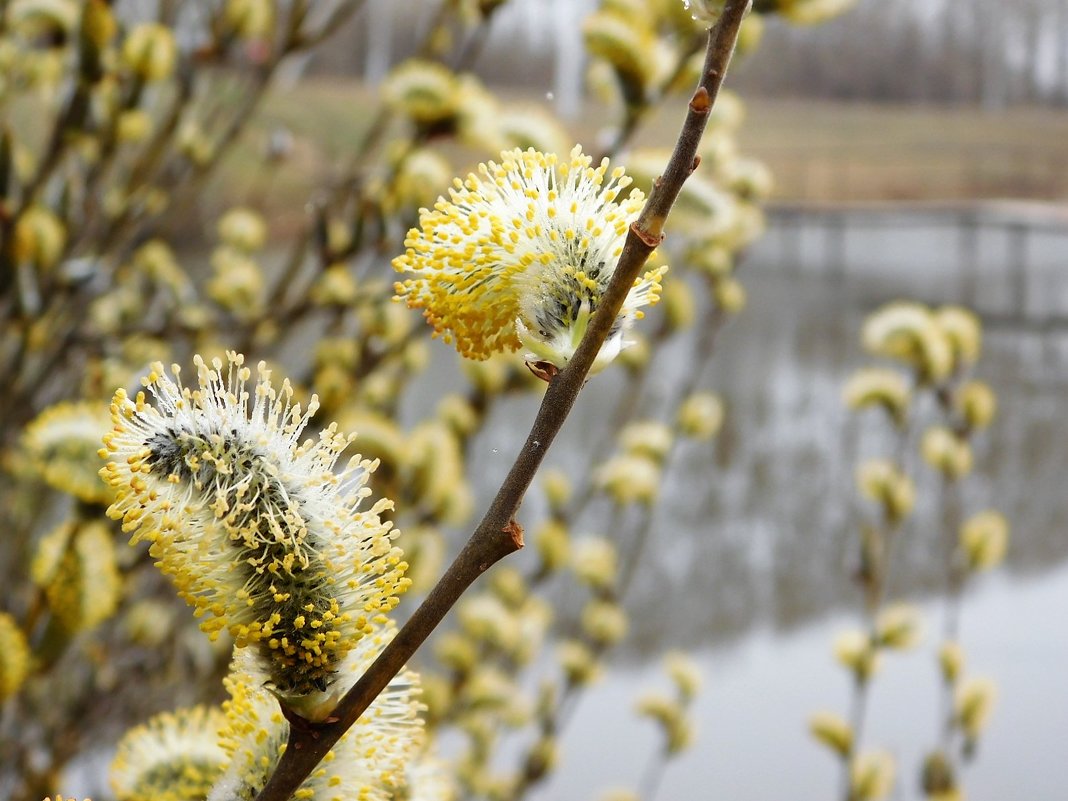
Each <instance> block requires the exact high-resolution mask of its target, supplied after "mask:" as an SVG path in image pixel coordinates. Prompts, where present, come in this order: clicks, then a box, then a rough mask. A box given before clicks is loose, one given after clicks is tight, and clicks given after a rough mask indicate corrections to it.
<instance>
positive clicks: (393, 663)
mask: <svg viewBox="0 0 1068 801" xmlns="http://www.w3.org/2000/svg"><path fill="white" fill-rule="evenodd" d="M746 6H747V0H732V2H730V3H729V4H728V5H727V7H726V9H725V10H724V12H723V15H722V16H721V17H720V19H719V21H718V22H717V23H716V26H715V27H714V28H713V29H712V30H711V31H710V32H709V39H708V49H707V52H706V56H705V64H704V71H703V73H702V76H701V81H700V83H699V85H698V87H697V90H696V91H695V92H694V95H693V98H692V99H691V100H690V105H689V110H688V111H687V114H686V119H685V121H684V122H683V125H682V130H681V131H680V133H679V138H678V141H677V142H676V143H675V149H674V151H673V152H672V154H671V158H670V160H669V161H668V165H667V167H666V169H665V170H664V174H663V175H662V176H661V177H660V178H658V179H657V180H656V182H655V183H654V185H653V188H652V191H651V192H650V195H649V199H648V200H647V201H646V204H645V207H644V208H643V209H642V212H641V214H640V215H639V217H638V219H637V220H636V221H635V222H634V223H633V224H632V225H631V227H630V231H629V233H628V235H627V240H626V243H625V244H624V247H623V252H622V254H621V255H620V257H619V262H618V263H617V265H616V269H615V273H614V274H613V276H612V281H611V283H610V284H609V285H608V288H607V290H606V291H605V294H604V296H603V298H602V300H601V305H600V306H599V308H598V309H597V312H596V313H595V315H594V317H593V319H592V320H591V322H590V325H589V328H588V329H587V331H586V335H585V337H584V338H583V340H582V342H581V344H580V345H579V347H578V350H576V351H575V355H574V357H573V358H572V359H571V361H570V362H569V363H568V364H567V366H566V367H565V368H564V369H563V370H561V371H560V372H559V373H558V374H557V375H556V376H554V377H553V378H552V380H551V382H550V383H549V387H548V389H547V390H546V392H545V397H544V399H543V400H542V403H541V407H540V408H539V410H538V414H537V416H536V418H535V420H534V424H533V426H532V428H531V430H530V434H529V435H528V436H527V439H526V442H525V443H524V445H523V448H522V449H521V450H520V452H519V455H518V456H517V457H516V461H515V463H514V464H513V465H512V468H511V470H510V471H509V473H508V476H507V478H506V479H505V480H504V483H503V484H502V485H501V487H500V489H499V490H498V492H497V496H496V497H495V498H494V500H493V502H492V504H491V505H490V507H489V510H488V511H487V512H486V515H485V517H483V519H482V522H481V523H479V525H478V528H476V529H475V531H474V533H473V534H472V535H471V538H470V539H469V540H468V542H467V544H466V545H465V546H464V548H463V550H462V551H460V554H459V555H458V556H457V557H456V560H455V561H454V562H453V563H452V564H451V565H450V566H449V568H448V569H447V570H446V571H445V574H444V575H443V576H442V577H441V580H440V581H439V582H438V584H437V586H435V587H434V589H433V590H431V592H430V594H429V595H428V596H427V597H426V599H425V600H424V601H423V603H422V604H421V605H420V606H419V608H418V609H416V611H415V613H414V614H413V615H412V617H411V618H410V619H409V620H408V622H407V623H405V624H404V626H403V627H402V628H401V630H400V631H399V632H398V633H397V636H396V637H395V638H394V639H393V641H392V642H390V643H389V645H387V646H386V648H385V649H384V650H383V651H382V653H381V654H380V655H379V657H378V659H376V660H375V661H374V663H373V664H372V665H371V666H370V667H369V668H368V669H367V672H366V673H364V674H363V676H361V677H360V679H359V680H358V681H357V682H356V684H355V685H353V687H352V689H350V690H349V691H348V693H346V694H345V696H344V698H342V700H341V702H340V703H339V704H338V706H337V708H336V709H335V710H334V714H333V719H332V720H331V721H330V722H327V723H323V724H318V725H316V724H310V723H309V724H307V725H301V726H290V732H289V741H288V745H287V747H286V750H285V752H284V754H283V755H282V758H281V760H280V762H279V764H278V767H277V769H276V770H275V772H274V774H273V775H272V776H271V778H270V779H269V780H268V782H267V784H266V785H265V786H264V788H263V790H262V791H261V792H260V793H259V795H258V796H257V797H256V801H287V799H289V798H290V797H291V796H292V794H293V793H294V792H295V791H296V790H297V788H298V787H300V784H301V783H302V782H303V781H304V779H305V778H306V777H307V776H308V775H309V774H310V773H311V771H312V770H313V769H314V768H315V766H316V765H317V764H318V763H319V762H320V761H321V760H322V759H323V757H324V756H325V755H326V754H327V752H329V750H330V749H331V747H332V746H333V745H334V743H336V742H337V741H338V740H339V739H340V738H341V736H342V735H343V734H344V733H345V732H346V731H347V730H348V729H349V728H350V727H351V726H352V725H353V724H354V723H355V722H356V721H357V720H358V719H359V717H360V716H361V715H362V714H363V713H364V711H365V710H366V709H367V707H368V706H370V704H371V702H372V701H374V699H375V698H376V697H377V696H378V694H379V693H380V692H381V691H382V690H383V689H384V688H385V687H386V685H387V684H388V683H389V681H390V680H391V679H392V678H393V677H394V676H395V675H397V673H398V672H399V671H400V670H401V668H402V667H403V666H404V665H405V663H406V662H407V661H408V660H409V659H410V658H411V657H412V655H413V654H414V653H415V651H416V650H417V649H418V648H419V646H420V645H422V643H423V642H424V641H425V640H426V638H427V637H428V636H430V633H431V632H432V631H433V630H434V629H435V628H436V627H437V625H438V623H440V622H441V620H442V618H444V617H445V614H446V613H447V612H448V611H449V609H451V608H452V606H453V604H455V603H456V601H457V600H458V599H459V597H460V596H461V595H462V594H463V592H464V591H465V590H466V589H467V588H468V587H469V586H470V585H471V584H472V583H473V582H474V580H475V579H476V578H478V577H479V576H480V575H482V573H484V572H485V571H486V570H487V569H488V568H489V567H490V566H491V565H493V564H494V563H496V562H497V561H499V560H500V559H502V558H504V557H505V556H507V555H508V554H510V553H513V552H515V551H517V550H518V549H519V548H521V547H522V546H523V539H522V529H521V528H520V527H519V525H518V523H516V521H515V518H514V516H515V513H516V511H517V510H518V508H519V504H520V503H521V502H522V499H523V496H524V494H525V493H526V491H527V489H528V487H529V486H530V483H531V481H533V479H534V475H535V473H536V472H537V470H538V467H539V466H540V465H541V462H542V459H543V458H544V456H545V452H546V451H547V450H548V449H549V446H550V445H551V444H552V441H553V439H554V438H555V437H556V435H557V433H559V431H560V428H561V427H562V426H563V424H564V421H565V420H566V419H567V415H568V413H569V412H570V411H571V408H572V406H574V404H575V399H576V397H577V395H578V393H579V390H580V389H582V386H583V384H584V383H585V381H586V376H587V374H588V373H589V370H590V367H591V366H592V364H593V360H594V358H595V357H596V355H597V353H598V352H599V351H600V349H601V344H602V343H603V342H604V340H605V338H606V337H607V336H608V333H609V331H610V329H611V327H612V325H613V324H614V323H615V320H616V317H617V316H618V315H619V311H620V309H621V308H622V306H623V301H624V300H625V299H626V296H627V294H628V293H629V292H630V290H631V287H633V285H634V281H635V279H636V278H637V277H638V274H639V272H640V271H641V269H642V267H643V266H644V265H645V262H646V261H647V260H648V258H649V256H650V255H651V254H652V252H653V250H655V249H656V247H657V245H659V244H660V241H661V240H662V239H663V230H664V221H665V220H666V218H667V215H668V212H669V211H670V210H671V207H672V205H673V204H674V202H675V199H676V198H677V197H678V195H679V192H680V191H681V189H682V185H683V183H684V182H685V181H686V179H687V178H688V177H689V176H690V174H691V173H692V172H693V171H694V168H695V167H696V166H697V162H698V156H697V146H698V144H699V143H700V141H701V136H702V134H703V133H704V130H705V126H706V124H707V122H708V116H709V112H710V111H711V109H712V104H713V103H714V102H715V98H716V95H717V94H718V92H719V87H720V85H721V84H722V82H723V76H724V74H725V73H726V71H727V66H728V64H729V63H730V59H731V55H732V54H733V53H734V46H735V42H736V41H737V38H738V29H739V27H740V25H741V23H742V19H743V17H744V16H745V10H746Z"/></svg>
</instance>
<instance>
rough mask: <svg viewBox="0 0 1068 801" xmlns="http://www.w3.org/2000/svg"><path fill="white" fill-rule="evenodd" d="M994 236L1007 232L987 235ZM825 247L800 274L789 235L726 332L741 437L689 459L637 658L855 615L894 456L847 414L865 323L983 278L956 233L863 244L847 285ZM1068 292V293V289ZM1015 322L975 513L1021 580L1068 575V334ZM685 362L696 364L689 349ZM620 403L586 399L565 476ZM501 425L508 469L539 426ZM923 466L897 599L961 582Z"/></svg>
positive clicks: (680, 474) (657, 532)
mask: <svg viewBox="0 0 1068 801" xmlns="http://www.w3.org/2000/svg"><path fill="white" fill-rule="evenodd" d="M995 233H996V232H995ZM988 235H989V236H994V233H989V232H981V233H980V234H979V236H980V237H987V236H988ZM865 236H867V240H865ZM820 237H821V234H820V233H819V231H818V230H816V231H802V232H801V236H800V237H799V238H798V239H797V241H798V242H800V243H802V245H801V251H800V252H799V255H798V258H797V259H796V260H794V261H793V262H790V261H787V262H784V261H783V259H782V256H783V251H782V250H781V245H782V242H783V238H782V236H781V232H778V233H777V232H775V231H772V232H771V233H770V235H769V236H768V237H766V238H765V243H764V244H763V245H761V246H760V247H758V249H757V250H756V251H755V252H754V253H753V254H752V258H751V259H750V262H749V263H748V264H747V266H746V268H745V270H746V272H745V276H744V280H745V283H746V286H747V288H748V290H749V297H750V304H749V307H748V308H747V309H746V311H745V313H744V314H743V315H742V316H741V317H740V318H739V319H738V320H736V321H734V322H732V323H731V325H730V326H729V327H728V328H727V329H726V330H725V331H724V332H723V334H722V336H721V341H720V344H719V347H718V352H717V354H716V356H715V359H714V361H713V363H712V365H711V369H710V370H709V372H708V374H707V378H708V381H707V384H708V386H710V387H712V388H714V389H716V390H717V391H719V392H721V393H722V394H723V396H724V398H725V400H726V401H727V404H728V407H729V410H730V412H729V415H728V423H727V426H726V429H725V431H724V432H723V435H722V436H721V437H720V438H719V440H718V441H717V443H716V444H715V445H714V446H713V447H709V446H707V445H700V444H689V443H688V444H685V445H684V446H683V447H682V448H681V449H680V450H679V451H678V452H677V455H676V457H675V460H674V465H673V468H672V470H671V472H670V475H669V478H668V481H667V491H666V493H665V496H664V498H663V500H662V502H661V504H660V510H659V512H658V514H657V518H656V525H655V526H654V534H653V536H652V538H651V540H650V542H649V543H648V552H647V554H648V558H647V560H646V562H645V563H644V564H643V566H642V568H641V570H640V571H639V576H638V578H637V580H636V582H635V584H634V586H633V588H632V590H631V592H630V594H629V597H628V605H629V607H630V608H631V610H632V611H633V613H634V619H633V632H634V634H633V636H632V637H631V639H630V645H629V647H628V649H625V651H624V653H625V655H626V654H629V655H630V656H631V657H637V658H640V657H641V655H642V654H648V653H657V652H660V651H662V650H663V649H664V648H665V647H672V646H679V645H686V646H688V647H692V646H693V645H695V644H710V643H716V642H721V641H723V640H726V639H730V638H732V637H736V636H738V635H739V634H741V633H744V632H746V631H749V630H751V629H752V628H753V627H754V626H757V625H760V624H766V625H769V626H771V627H773V628H775V629H789V628H792V627H795V626H797V625H799V624H801V623H804V622H805V621H808V620H811V619H813V618H814V617H816V616H819V615H822V614H825V613H828V612H830V611H832V610H835V609H842V608H850V609H852V608H855V607H856V604H857V592H856V590H855V588H854V587H853V586H852V585H851V583H850V581H849V579H848V570H847V565H846V564H845V556H844V554H846V553H847V552H848V550H849V549H848V547H847V545H848V543H849V542H851V541H852V540H853V538H854V536H855V535H854V532H855V529H856V526H857V524H858V522H859V520H860V517H859V508H858V501H857V500H856V498H855V493H854V489H853V478H852V476H853V470H854V468H855V466H856V464H857V463H858V462H859V460H860V459H861V458H862V457H864V456H875V455H889V454H891V453H892V452H893V449H894V445H893V441H892V439H891V438H890V435H889V432H888V431H887V430H886V427H885V426H884V425H882V424H881V421H880V420H879V419H878V418H877V417H875V416H872V417H863V418H859V419H858V418H857V417H856V416H853V415H850V414H848V413H847V412H846V411H845V410H844V409H843V407H842V405H841V402H840V391H841V387H842V384H843V382H844V381H845V379H846V377H847V376H848V375H849V373H850V372H851V371H852V370H853V369H855V368H856V367H858V366H860V365H861V364H863V363H865V361H866V357H865V354H864V353H863V352H862V351H861V348H860V345H859V343H858V332H859V330H860V325H861V321H862V319H863V317H864V315H865V314H866V313H867V312H868V311H870V310H871V309H872V308H874V307H875V306H877V305H879V304H880V303H882V302H885V301H887V300H891V299H894V298H898V297H919V298H922V299H924V300H926V301H928V302H959V301H960V299H961V298H960V294H959V292H960V291H961V287H962V285H963V283H966V281H965V280H964V279H968V280H969V281H970V280H972V279H973V278H974V276H972V275H971V274H964V273H961V272H960V270H959V269H958V268H959V262H958V255H959V254H958V249H957V247H956V244H957V243H958V236H957V235H956V234H954V233H953V232H950V233H949V234H948V235H945V236H943V235H939V234H936V233H932V232H931V231H927V232H925V233H923V234H922V235H918V236H917V237H911V236H910V235H909V233H908V232H907V231H904V232H902V231H895V232H894V233H893V235H892V236H891V235H889V234H888V233H887V231H885V230H872V231H868V232H867V233H865V231H863V230H858V231H849V232H848V233H847V234H846V235H845V241H846V245H847V246H846V248H845V253H846V256H847V257H848V258H850V259H854V258H855V259H856V260H857V264H853V263H852V262H851V263H850V268H849V269H848V271H846V272H845V273H844V274H843V273H842V272H839V271H835V270H827V269H820V263H819V260H818V257H819V253H818V252H816V253H814V252H810V250H811V249H812V248H813V247H814V248H815V249H816V250H817V251H818V250H819V246H820V243H821V242H822V239H821V238H820ZM983 241H986V240H985V239H984V240H983ZM805 243H807V245H806V244H805ZM895 243H897V244H895ZM888 249H890V250H894V249H896V251H897V257H898V258H899V259H900V260H901V264H902V267H901V268H900V269H891V268H890V267H889V266H884V265H882V264H881V263H880V262H882V261H885V260H886V259H887V258H888V254H887V250H888ZM913 251H916V252H913ZM920 251H922V256H921V255H920ZM865 253H866V254H869V257H868V258H867V259H865V258H863V257H862V254H865ZM1032 253H1033V254H1037V255H1036V256H1035V258H1036V259H1037V260H1036V261H1033V263H1032V264H1030V266H1029V269H1030V271H1031V272H1030V274H1031V275H1032V276H1035V275H1041V276H1043V280H1044V281H1045V280H1047V279H1048V278H1049V276H1048V275H1046V272H1044V270H1045V269H1046V267H1048V266H1049V265H1048V264H1047V258H1046V257H1047V256H1048V255H1049V254H1046V253H1045V251H1043V250H1042V249H1041V248H1037V247H1036V248H1032ZM913 257H915V258H913ZM939 259H941V261H939ZM917 261H919V262H920V263H921V264H920V266H919V267H918V266H917ZM1050 263H1052V262H1050ZM939 264H940V265H941V266H939ZM857 265H859V266H857ZM1040 268H1041V269H1040ZM997 269H998V268H997V264H996V263H994V262H992V261H990V260H989V259H988V260H987V261H986V262H984V264H983V265H982V270H983V275H984V280H985V278H987V277H988V278H989V279H990V282H989V283H990V285H991V286H996V285H998V280H997ZM1002 271H1003V272H1004V271H1005V268H1004V267H1003V268H1002ZM925 276H926V278H925ZM980 285H981V286H983V287H984V288H989V287H987V285H986V284H985V283H982V282H981V284H980ZM1059 291H1060V292H1061V293H1062V294H1068V277H1065V276H1063V275H1062V276H1061V278H1060V287H1059ZM1004 292H1009V289H1008V288H1005V289H1004ZM987 294H988V295H989V297H988V298H987V304H986V305H987V310H988V314H990V315H992V316H993V315H996V314H997V312H996V308H997V303H998V296H997V294H996V293H987ZM1010 294H1011V293H1010ZM1001 300H1002V301H1004V303H1006V304H1007V303H1009V300H1010V299H1009V298H1007V297H1006V298H1001ZM1002 310H1004V307H1002ZM1043 314H1044V312H1043ZM1006 320H1007V318H1006V316H1005V315H999V316H997V320H996V322H995V323H994V324H991V325H988V328H987V332H986V339H985V345H984V354H983V358H982V361H981V363H980V366H979V370H978V376H979V377H980V378H983V379H984V380H987V381H988V382H989V383H990V384H991V385H992V386H993V387H994V388H995V390H996V391H997V393H998V395H999V400H1000V406H1001V413H1000V416H999V419H998V420H997V421H996V423H995V425H994V427H993V428H992V430H991V431H990V432H989V433H988V434H986V435H984V436H983V437H982V438H981V439H980V442H979V445H978V447H977V450H976V456H977V470H976V474H975V475H974V476H973V477H972V478H970V479H969V480H968V481H967V482H966V485H965V487H964V491H963V504H964V509H965V510H966V511H968V512H974V511H979V510H981V509H984V508H988V507H991V506H994V507H997V508H999V509H1001V510H1002V511H1003V512H1004V513H1005V514H1006V515H1007V517H1008V518H1009V520H1010V521H1011V522H1012V527H1013V534H1012V546H1011V551H1010V556H1009V559H1008V566H1007V569H1008V570H1009V571H1010V572H1012V573H1015V574H1029V573H1038V572H1042V571H1044V570H1047V569H1049V568H1051V567H1053V566H1056V565H1058V564H1060V563H1062V562H1064V561H1065V560H1066V559H1068V537H1066V536H1065V535H1064V531H1065V530H1066V527H1068V525H1066V524H1068V519H1066V518H1068V508H1066V504H1065V502H1064V500H1063V491H1062V484H1063V477H1064V475H1065V474H1066V472H1068V470H1066V468H1068V464H1066V459H1068V441H1066V439H1068V422H1066V421H1065V418H1064V414H1063V406H1062V405H1061V397H1062V395H1063V392H1064V385H1065V383H1066V381H1068V334H1066V333H1065V332H1060V331H1057V330H1036V329H1035V327H1034V326H1033V320H1032V319H1029V318H1026V317H1023V318H1020V319H1018V320H1016V321H1015V323H1012V324H1010V323H1008V322H1006ZM673 358H676V359H678V358H686V351H685V348H681V349H678V350H676V351H675V353H674V356H673ZM668 367H670V368H671V369H667V368H668ZM677 371H678V365H677V363H676V364H665V369H663V370H662V371H661V375H662V376H663V379H662V380H664V381H666V380H668V378H667V376H668V375H673V374H674V375H677ZM653 385H654V386H655V385H656V381H654V382H653ZM619 389H620V383H619V376H618V375H615V376H613V375H611V374H609V375H605V376H602V377H599V378H598V379H597V380H596V381H594V382H592V383H591V384H590V385H589V386H588V387H587V389H586V392H585V395H584V397H583V398H582V399H581V401H580V404H579V407H578V409H577V410H576V413H575V415H574V418H575V419H573V420H571V421H570V422H569V424H568V427H567V428H566V429H565V431H564V432H563V436H562V437H561V439H560V441H559V442H558V443H557V445H556V446H555V452H554V454H553V458H554V459H555V460H556V463H558V464H559V463H563V464H566V465H569V466H571V467H573V468H575V469H579V468H581V466H582V465H583V464H584V461H583V454H584V453H586V452H588V451H589V450H590V448H591V447H592V443H594V442H596V441H597V439H598V438H599V437H601V436H605V435H606V432H605V431H604V426H605V422H606V418H607V417H608V415H606V414H604V412H603V410H604V409H606V408H610V406H611V404H612V403H614V396H615V395H616V393H618V392H619ZM522 402H523V403H529V402H530V401H529V399H526V400H524V401H522ZM654 405H655V403H654ZM499 411H501V414H500V415H499V416H498V418H497V419H498V420H499V421H501V423H502V426H505V427H503V428H502V427H496V428H491V430H490V431H489V432H487V434H486V437H487V442H490V443H491V445H488V444H486V442H483V443H481V444H480V446H479V447H476V449H475V458H476V460H478V459H479V452H480V451H481V452H483V453H484V452H485V451H488V450H489V449H490V447H491V446H492V447H498V448H501V449H502V451H503V453H504V454H508V453H511V452H512V450H513V449H514V446H509V444H508V439H509V437H510V435H511V431H512V429H511V428H509V427H507V423H505V421H506V420H513V421H514V420H515V419H523V418H522V417H519V418H517V417H516V416H515V415H517V414H522V411H525V409H524V410H522V411H521V410H518V409H515V408H508V409H504V410H499ZM927 411H928V412H930V411H931V410H927ZM918 433H919V431H914V432H913V435H914V438H915V436H916V435H918ZM913 452H915V448H913ZM918 462H919V460H918V457H914V464H913V465H912V467H913V469H914V470H915V471H916V473H917V475H918V476H920V497H919V500H918V507H917V513H916V515H915V516H914V519H913V521H912V522H911V524H910V525H909V528H908V530H907V532H906V534H905V536H904V537H903V538H902V540H901V547H900V549H899V550H898V552H897V557H898V558H899V559H900V560H901V561H900V562H899V563H898V564H899V567H898V568H897V569H896V577H897V585H896V591H897V592H898V593H900V594H902V595H906V596H910V597H913V598H915V597H917V596H923V595H926V594H929V593H931V592H934V591H937V590H938V588H939V587H940V586H941V584H942V582H943V580H944V579H943V575H944V573H943V568H942V564H943V562H942V557H941V549H940V547H939V515H940V510H939V506H938V498H937V492H936V477H935V476H934V474H933V473H932V472H931V471H929V470H928V469H926V467H925V466H924V465H922V464H919V463H918ZM480 466H482V467H484V468H486V470H485V471H481V470H479V467H480ZM474 467H475V475H479V474H482V475H486V474H489V475H493V474H494V472H493V463H492V462H490V461H489V460H488V459H487V460H485V461H483V463H482V465H479V464H478V463H477V461H476V464H475V465H474ZM605 519H607V514H606V510H605V507H603V506H602V507H599V508H594V509H592V510H591V514H590V515H589V516H588V517H587V519H586V521H585V522H586V526H585V527H586V528H591V529H596V527H597V526H599V525H604V523H603V521H604V520H605Z"/></svg>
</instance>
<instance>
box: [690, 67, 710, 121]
mask: <svg viewBox="0 0 1068 801" xmlns="http://www.w3.org/2000/svg"><path fill="white" fill-rule="evenodd" d="M709 72H710V74H712V76H713V77H715V72H714V71H712V70H710V71H709ZM711 108H712V95H710V94H709V93H708V90H707V89H706V88H705V87H703V86H698V87H697V91H696V92H694V93H693V97H692V98H691V99H690V111H692V112H694V113H695V114H707V113H708V112H709V110H711Z"/></svg>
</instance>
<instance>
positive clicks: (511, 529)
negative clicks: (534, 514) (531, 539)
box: [501, 517, 525, 551]
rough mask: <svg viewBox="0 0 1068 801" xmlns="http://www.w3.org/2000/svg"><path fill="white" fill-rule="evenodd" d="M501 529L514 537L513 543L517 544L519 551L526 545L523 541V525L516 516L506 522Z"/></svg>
mask: <svg viewBox="0 0 1068 801" xmlns="http://www.w3.org/2000/svg"><path fill="white" fill-rule="evenodd" d="M501 531H503V532H505V533H506V534H508V535H509V536H510V537H511V538H512V544H513V545H515V548H516V550H517V551H518V550H519V549H520V548H522V547H523V545H525V543H524V542H523V527H522V526H521V525H519V523H518V522H517V521H516V519H515V518H514V517H513V518H512V519H511V520H509V521H508V523H507V524H505V526H504V528H502V529H501Z"/></svg>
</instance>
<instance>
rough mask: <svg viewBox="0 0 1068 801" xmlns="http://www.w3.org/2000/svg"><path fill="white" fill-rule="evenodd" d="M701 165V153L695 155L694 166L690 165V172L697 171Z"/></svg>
mask: <svg viewBox="0 0 1068 801" xmlns="http://www.w3.org/2000/svg"><path fill="white" fill-rule="evenodd" d="M700 166H701V155H700V154H697V155H696V156H694V157H693V166H692V167H690V174H691V175H692V174H693V173H695V172H697V168H698V167H700Z"/></svg>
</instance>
